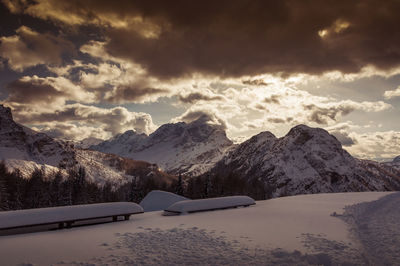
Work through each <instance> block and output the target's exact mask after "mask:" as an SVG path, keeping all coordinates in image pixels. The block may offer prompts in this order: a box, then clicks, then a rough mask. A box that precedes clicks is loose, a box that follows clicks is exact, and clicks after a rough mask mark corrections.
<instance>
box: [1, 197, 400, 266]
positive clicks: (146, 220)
mask: <svg viewBox="0 0 400 266" xmlns="http://www.w3.org/2000/svg"><path fill="white" fill-rule="evenodd" d="M399 201H400V193H392V192H358V193H332V194H314V195H300V196H292V197H283V198H276V199H271V200H266V201H257V202H256V205H254V206H250V207H248V208H238V209H228V210H219V211H210V212H201V213H193V214H188V215H180V216H168V217H166V216H162V212H161V211H155V212H147V213H144V214H139V215H135V216H133V217H132V218H131V220H130V221H126V222H125V221H124V222H117V223H108V224H101V225H94V226H85V227H76V228H72V229H64V230H58V231H47V232H38V233H30V234H20V235H11V236H2V237H0V257H1V265H133V264H135V265H176V264H183V265H209V264H212V265H220V264H228V265H315V264H319V265H340V264H346V265H352V264H353V265H379V264H382V265H383V264H384V265H395V264H398V263H399V262H400V255H399V254H400V252H399V250H398V249H399V246H400V238H399V235H400V234H399V233H400V219H399V218H400V207H399V206H400V204H399ZM350 205H352V206H350ZM346 206H348V207H346Z"/></svg>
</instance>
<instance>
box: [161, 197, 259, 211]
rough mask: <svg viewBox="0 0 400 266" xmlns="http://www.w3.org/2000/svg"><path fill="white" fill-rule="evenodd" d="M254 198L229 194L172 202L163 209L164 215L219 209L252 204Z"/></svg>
mask: <svg viewBox="0 0 400 266" xmlns="http://www.w3.org/2000/svg"><path fill="white" fill-rule="evenodd" d="M254 204H256V202H255V201H254V199H252V198H250V197H248V196H230V197H220V198H210V199H198V200H185V201H179V202H177V203H174V204H172V205H171V206H169V207H168V208H167V209H165V210H164V215H174V214H181V213H191V212H201V211H211V210H219V209H227V208H234V207H239V206H246V207H247V206H249V205H254Z"/></svg>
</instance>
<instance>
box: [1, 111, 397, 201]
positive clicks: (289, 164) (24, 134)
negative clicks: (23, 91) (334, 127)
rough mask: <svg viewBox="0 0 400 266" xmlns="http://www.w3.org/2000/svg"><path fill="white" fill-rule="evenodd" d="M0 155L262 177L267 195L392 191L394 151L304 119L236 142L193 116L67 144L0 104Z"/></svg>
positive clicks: (50, 164)
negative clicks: (282, 132)
mask: <svg viewBox="0 0 400 266" xmlns="http://www.w3.org/2000/svg"><path fill="white" fill-rule="evenodd" d="M78 146H80V147H82V148H88V149H82V148H77V147H78ZM0 159H5V161H6V164H7V166H8V167H10V168H19V169H20V170H21V171H22V172H25V173H28V172H30V171H33V169H34V167H44V168H45V169H48V170H52V171H54V170H57V169H66V168H68V167H74V166H75V165H81V166H84V167H85V168H86V172H87V173H88V176H89V178H91V179H92V180H94V181H96V182H104V181H105V180H108V181H113V182H115V183H118V182H120V183H123V182H124V180H127V179H130V178H132V175H129V174H127V173H128V172H129V173H133V172H134V171H132V169H136V168H137V169H141V170H140V171H141V173H142V174H143V173H145V174H147V175H154V176H157V177H159V178H163V179H165V180H172V179H173V178H174V177H172V176H170V175H168V174H171V175H178V174H182V175H184V176H186V177H187V178H191V177H195V176H216V175H218V176H222V177H227V178H228V177H229V175H231V174H235V175H237V176H240V177H242V178H245V179H246V180H248V181H252V180H259V181H262V182H263V183H264V184H265V185H266V186H267V187H268V189H269V191H270V192H271V194H272V196H284V195H295V194H304V193H319V192H344V191H378V190H379V191H385V190H399V189H400V156H398V157H396V158H395V159H394V160H393V162H390V163H378V162H375V161H369V160H360V159H356V158H353V157H352V156H351V155H350V154H349V153H348V152H347V151H345V150H344V149H342V146H341V144H340V142H339V141H338V140H337V139H336V138H335V137H334V136H332V135H330V134H329V133H328V132H327V131H325V130H323V129H320V128H310V127H308V126H305V125H298V126H296V127H294V128H292V129H291V130H290V131H289V133H288V134H287V135H286V136H284V137H282V138H277V137H275V136H274V135H273V134H272V133H271V132H262V133H259V134H258V135H256V136H253V137H252V138H250V139H249V140H247V141H245V142H243V143H241V144H239V145H238V144H233V143H232V141H230V140H229V139H228V138H227V136H226V133H225V130H224V128H223V127H222V126H220V125H215V124H210V123H209V122H208V121H207V120H206V119H204V118H200V119H198V120H196V121H193V122H191V123H184V122H179V123H175V124H165V125H162V126H161V127H159V128H158V129H157V130H156V131H155V132H153V133H152V134H150V135H149V136H147V135H145V134H138V133H136V132H135V131H132V130H129V131H127V132H125V133H123V134H119V135H116V136H114V137H113V138H111V139H109V140H106V141H101V142H100V140H98V139H91V140H87V141H86V140H85V141H82V142H80V143H79V144H78V145H77V144H75V145H73V144H72V143H71V142H67V141H61V140H55V139H52V138H50V137H48V136H47V135H45V134H42V133H37V132H35V131H32V130H30V129H28V128H26V127H24V126H22V125H19V124H17V123H15V122H14V121H13V119H12V115H11V111H10V109H9V108H6V107H3V106H0ZM145 161H147V162H148V163H146V162H145ZM135 167H136V168H135ZM159 168H160V169H161V170H160V169H159ZM128 170H129V171H128ZM143 171H144V172H143ZM163 171H165V172H166V173H168V174H166V173H164V172H163Z"/></svg>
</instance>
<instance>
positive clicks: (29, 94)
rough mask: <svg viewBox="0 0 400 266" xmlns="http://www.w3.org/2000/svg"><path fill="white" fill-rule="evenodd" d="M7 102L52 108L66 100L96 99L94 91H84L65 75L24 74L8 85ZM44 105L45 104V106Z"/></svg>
mask: <svg viewBox="0 0 400 266" xmlns="http://www.w3.org/2000/svg"><path fill="white" fill-rule="evenodd" d="M7 89H8V93H9V95H8V98H7V102H9V103H10V104H11V105H14V104H16V105H21V104H28V105H34V106H37V107H40V106H41V105H42V107H44V108H47V109H52V108H54V107H59V106H62V105H63V104H65V102H66V101H68V100H72V101H80V102H86V103H90V102H93V101H94V100H95V95H94V94H93V93H90V92H87V91H84V90H83V89H82V88H81V87H79V86H76V85H75V84H73V83H72V82H71V81H69V80H68V79H65V78H63V77H57V78H54V77H47V78H39V77H38V76H32V77H29V76H24V77H21V78H20V79H18V80H15V81H13V82H11V83H9V84H8V85H7ZM43 105H44V106H43Z"/></svg>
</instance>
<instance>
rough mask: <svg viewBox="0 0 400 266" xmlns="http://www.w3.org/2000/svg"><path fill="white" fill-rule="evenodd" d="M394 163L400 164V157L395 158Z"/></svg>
mask: <svg viewBox="0 0 400 266" xmlns="http://www.w3.org/2000/svg"><path fill="white" fill-rule="evenodd" d="M393 162H394V163H397V162H400V155H399V156H397V157H395V158H394V159H393Z"/></svg>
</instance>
